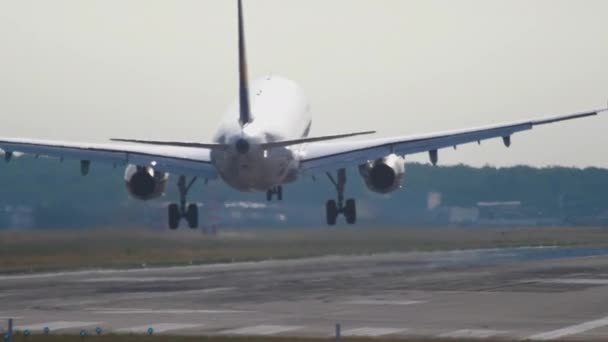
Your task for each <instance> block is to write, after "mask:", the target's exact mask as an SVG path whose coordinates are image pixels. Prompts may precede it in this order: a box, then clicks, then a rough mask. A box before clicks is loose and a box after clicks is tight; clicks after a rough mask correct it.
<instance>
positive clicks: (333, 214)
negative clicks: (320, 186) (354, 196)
mask: <svg viewBox="0 0 608 342" xmlns="http://www.w3.org/2000/svg"><path fill="white" fill-rule="evenodd" d="M325 212H326V216H327V224H328V225H330V226H335V225H336V218H338V206H337V205H336V201H334V200H329V201H327V203H325Z"/></svg>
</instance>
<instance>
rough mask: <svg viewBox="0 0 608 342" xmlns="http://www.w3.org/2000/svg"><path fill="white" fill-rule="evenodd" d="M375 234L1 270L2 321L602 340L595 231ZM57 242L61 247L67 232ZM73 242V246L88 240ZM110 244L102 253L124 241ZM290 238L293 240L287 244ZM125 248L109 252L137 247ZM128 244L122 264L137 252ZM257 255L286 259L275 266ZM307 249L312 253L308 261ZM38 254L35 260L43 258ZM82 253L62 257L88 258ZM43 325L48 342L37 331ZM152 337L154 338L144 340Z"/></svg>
mask: <svg viewBox="0 0 608 342" xmlns="http://www.w3.org/2000/svg"><path fill="white" fill-rule="evenodd" d="M372 233H375V234H368V231H363V230H340V229H335V230H330V231H328V230H314V231H312V232H308V231H294V232H286V231H231V232H225V233H224V235H222V236H220V237H217V238H209V237H195V236H194V235H191V234H194V233H192V232H183V235H180V236H178V235H177V234H176V235H175V236H173V237H170V238H166V237H167V236H169V235H165V233H162V234H160V235H159V236H161V237H162V236H165V238H164V239H166V240H167V241H169V242H167V243H166V244H165V245H162V246H164V248H167V249H159V250H156V251H155V252H154V253H153V254H151V255H152V256H156V255H157V253H162V252H167V253H171V251H174V252H175V248H177V247H176V246H194V245H196V244H198V243H200V242H202V241H207V240H209V241H214V242H213V243H215V244H216V250H215V252H214V254H212V255H214V256H215V257H216V258H217V259H213V260H223V259H222V258H225V257H226V256H225V255H224V254H223V253H225V252H224V251H222V249H223V248H224V246H232V247H234V248H236V247H237V246H242V245H245V242H246V241H249V242H251V244H252V245H253V246H256V247H255V248H254V247H252V248H251V250H246V253H245V252H242V253H245V254H239V255H240V258H242V259H239V260H235V261H232V260H231V261H230V262H226V263H213V262H211V261H210V260H212V259H204V258H202V257H201V255H202V254H196V255H195V254H186V255H185V256H187V257H191V256H193V255H195V256H199V257H200V259H197V260H198V264H197V263H193V264H192V265H183V264H181V265H180V262H182V259H179V258H177V257H176V259H174V260H173V261H174V262H172V263H171V265H177V266H162V267H161V266H159V267H148V266H147V267H142V266H141V265H138V267H133V268H129V267H128V265H129V264H130V263H131V262H132V260H129V259H128V258H125V260H126V261H125V262H124V263H119V264H114V265H118V266H120V267H103V268H101V267H87V268H86V269H80V270H70V271H48V270H47V271H44V272H28V273H14V272H9V273H5V274H4V275H0V320H3V321H5V320H6V319H8V318H9V317H11V318H14V319H15V326H16V329H17V330H19V331H25V330H29V331H30V332H31V333H32V336H29V337H27V338H25V337H24V336H23V334H21V335H19V336H18V337H17V338H18V340H17V341H31V342H34V341H58V340H61V341H64V340H65V338H71V337H65V336H64V335H62V334H69V335H73V336H75V337H73V338H74V339H76V338H78V339H80V337H78V336H77V335H78V334H79V332H80V331H82V330H85V331H87V333H88V335H89V336H88V337H87V339H90V340H92V341H93V340H98V341H110V340H111V341H143V340H147V341H194V340H197V341H209V342H215V341H217V342H239V341H260V342H261V341H271V342H272V341H277V342H283V341H290V342H309V341H310V342H316V341H330V340H333V335H334V331H335V324H336V323H339V324H340V325H341V334H342V338H343V340H345V341H351V340H352V341H372V340H373V341H447V340H456V341H472V340H480V339H483V340H489V341H494V340H500V341H516V340H539V341H546V340H572V341H590V340H596V341H603V340H606V336H608V295H607V294H608V247H607V246H608V244H605V240H606V237H605V231H604V230H603V229H600V228H545V229H531V228H528V229H504V230H499V229H490V230H487V231H486V232H483V231H481V230H476V229H454V228H450V229H434V230H428V231H421V230H411V231H409V232H405V231H397V230H377V231H374V232H372ZM10 234H12V235H11V236H12V238H13V239H14V240H12V242H6V241H4V242H3V243H4V244H5V245H11V244H15V243H17V242H20V241H21V242H22V241H25V242H26V243H32V244H34V243H35V244H41V241H44V240H45V238H46V236H44V234H47V233H44V234H43V235H37V237H36V238H30V239H25V237H24V236H19V234H17V235H15V233H10ZM10 234H9V235H10ZM61 234H66V235H65V236H63V238H64V239H65V238H66V237H67V236H69V235H70V233H67V232H62V233H61ZM78 234H80V233H78ZM78 234H76V235H74V236H78V237H79V238H81V237H82V236H83V235H78ZM83 234H84V233H83ZM95 234H100V235H97V236H96V239H93V240H91V241H90V243H91V245H90V250H91V251H90V253H99V254H100V255H98V256H97V257H95V258H94V257H93V256H90V259H89V262H90V263H91V264H90V265H95V263H96V262H99V260H98V259H99V258H102V257H105V256H108V254H105V253H106V252H102V250H101V249H97V248H96V247H94V244H93V241H94V240H101V241H103V239H102V238H101V236H102V235H103V234H109V233H107V232H105V233H104V232H96V233H95ZM95 234H93V235H95ZM111 234H114V235H113V236H112V237H111V238H108V240H107V241H105V243H104V244H105V246H106V248H109V246H108V245H109V244H110V243H109V242H111V241H115V243H118V242H116V240H121V239H119V238H118V237H119V236H120V234H126V233H116V232H113V233H111ZM129 234H134V233H133V232H131V233H129ZM138 234H140V233H138ZM141 234H144V235H143V237H146V238H151V239H152V241H156V240H155V239H156V238H152V237H149V236H148V235H147V233H141ZM153 234H156V233H153ZM290 234H295V235H291V237H292V238H296V240H297V243H289V242H288V241H289V237H290ZM323 234H325V235H323ZM298 236H299V237H298ZM323 236H325V237H326V239H321V237H323ZM141 237H142V236H140V238H141ZM349 237H350V239H349ZM408 238H409V240H408ZM258 239H259V240H258ZM38 240H40V241H38ZM77 240H78V241H82V240H81V239H77ZM158 240H159V241H162V240H163V238H158ZM261 240H268V241H266V242H265V243H263V242H262V241H261ZM59 241H62V240H60V239H59V238H58V240H55V241H52V242H59ZM78 241H71V242H66V244H65V245H61V244H60V246H61V247H62V248H66V247H68V246H70V245H71V244H77V242H78ZM138 241H140V240H138ZM144 241H145V239H144ZM228 241H229V242H228ZM408 241H409V242H408ZM123 242H124V241H123ZM365 242H368V243H365ZM425 242H426V243H428V245H421V243H425ZM526 242H527V243H526ZM124 243H126V242H124ZM139 243H142V242H141V241H140V242H138V244H139ZM157 243H159V242H158V241H157ZM208 243H209V244H211V242H208ZM222 243H226V244H227V245H222ZM104 244H102V245H104ZM402 244H403V245H404V247H403V246H402V248H403V249H402V250H397V249H396V248H397V247H396V246H401V245H402ZM17 245H19V243H17ZM21 245H22V246H24V245H23V244H21ZM86 245H87V244H85V246H86ZM218 245H219V246H222V247H217V246H218ZM298 245H302V246H298ZM524 245H534V246H532V247H523V246H524ZM541 245H542V246H541ZM30 246H31V245H30ZM119 246H120V247H116V249H113V251H120V250H122V249H123V248H127V247H125V246H131V243H126V245H119ZM137 246H139V245H137ZM152 246H155V245H154V244H152ZM169 246H173V247H169ZM206 246H207V247H209V246H210V245H206ZM338 246H342V249H339V248H338ZM344 246H350V247H349V248H348V249H347V248H346V247H344ZM363 247H365V248H364V249H361V248H363ZM129 248H133V249H132V250H131V252H130V254H129V253H125V255H126V256H129V255H138V256H141V255H140V254H139V253H143V252H139V251H138V249H135V248H134V247H129ZM138 248H142V249H145V248H144V247H138ZM191 248H194V247H191ZM335 248H338V249H337V250H334V249H335ZM110 249H111V248H110ZM290 249H293V251H291V254H289V250H290ZM50 250H54V251H55V253H57V254H58V255H60V256H61V255H62V254H64V252H62V250H61V249H58V248H57V247H56V246H55V247H48V249H47V250H45V251H44V253H50ZM261 250H265V251H266V253H270V254H272V255H275V254H274V253H276V254H277V255H280V256H281V258H279V259H277V258H275V259H271V258H270V257H269V256H268V254H263V253H261V252H260V251H261ZM268 250H270V251H273V250H274V253H271V252H268ZM310 250H316V252H310V253H313V255H306V254H305V253H304V251H310ZM195 251H196V250H192V251H190V252H188V253H194V252H195ZM328 251H333V253H328ZM21 253H23V254H22V255H25V253H26V252H21ZM44 253H38V254H37V253H33V254H35V255H36V258H40V257H41V255H44ZM82 253H84V252H78V253H76V254H67V255H68V256H70V257H78V256H79V255H88V254H86V253H84V254H82ZM201 253H202V252H201ZM315 253H318V254H320V255H315ZM338 254H345V255H338ZM47 255H48V254H47ZM173 256H174V255H173ZM290 256H297V257H298V258H297V259H293V258H290ZM147 257H148V258H151V257H150V256H147ZM180 257H184V256H180ZM36 258H34V259H32V260H38V259H36ZM59 260H66V259H65V256H61V257H58V259H57V261H55V262H56V263H54V264H50V265H51V266H52V268H55V267H59V266H60V265H63V266H66V265H67V266H72V264H71V263H66V264H61V263H59V262H58V261H59ZM67 260H70V259H69V258H68V259H67ZM138 260H139V259H138ZM146 260H152V259H146ZM184 260H185V259H184ZM247 260H249V261H247ZM178 261H179V262H178ZM188 263H189V262H188ZM102 264H103V263H101V264H99V265H102ZM106 265H113V264H111V263H108V264H106ZM63 266H62V267H63ZM46 267H50V266H48V265H46ZM69 268H72V267H69ZM12 270H15V268H12ZM45 327H47V328H49V331H50V334H49V335H48V336H44V335H43V334H42V331H43V330H44V328H45ZM97 327H99V328H100V329H102V331H103V333H102V336H100V337H97V336H92V335H94V334H95V329H96V328H97ZM3 328H5V325H4V324H1V323H0V331H1V330H2V329H3ZM150 328H152V329H153V332H154V336H152V337H150V336H147V331H148V329H150ZM200 336H204V338H200Z"/></svg>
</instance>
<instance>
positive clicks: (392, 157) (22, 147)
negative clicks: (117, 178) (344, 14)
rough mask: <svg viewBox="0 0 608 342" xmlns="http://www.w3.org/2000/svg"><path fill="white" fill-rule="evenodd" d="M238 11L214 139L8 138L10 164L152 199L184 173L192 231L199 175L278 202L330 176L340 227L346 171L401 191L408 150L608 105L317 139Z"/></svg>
mask: <svg viewBox="0 0 608 342" xmlns="http://www.w3.org/2000/svg"><path fill="white" fill-rule="evenodd" d="M237 15H238V69H239V73H238V75H239V85H238V98H237V100H236V101H235V102H234V103H233V104H232V105H231V106H230V107H229V109H228V110H227V112H226V113H225V114H224V116H223V118H222V120H221V122H220V124H219V127H218V128H217V132H216V134H215V136H214V137H213V139H212V142H209V143H199V142H183V141H155V140H138V139H110V140H111V142H108V143H101V144H100V143H80V142H64V141H51V140H36V139H25V138H2V137H0V148H1V149H2V150H3V151H4V152H5V154H4V158H5V159H6V161H9V160H10V159H11V158H12V157H13V156H14V155H16V153H26V154H33V155H36V156H48V157H55V158H59V159H61V160H63V159H74V160H79V161H80V171H81V173H82V174H83V175H86V174H88V172H89V169H90V166H91V163H92V162H95V163H107V164H111V165H112V164H113V165H123V166H125V174H124V179H125V183H126V188H127V190H128V192H129V193H130V195H131V196H132V197H134V198H136V199H139V200H143V201H148V200H152V199H156V198H158V197H160V196H162V195H163V194H164V190H165V188H166V185H167V183H168V180H169V175H170V174H175V175H178V180H177V187H178V190H179V203H171V204H170V205H169V206H168V221H169V228H171V229H177V228H178V227H179V224H180V222H181V221H182V219H183V220H185V221H186V222H187V224H188V226H189V227H190V228H196V227H197V226H198V206H197V205H196V204H194V203H188V201H187V196H188V192H189V191H190V189H191V188H192V186H193V184H194V183H195V182H196V181H197V179H204V180H205V181H206V182H207V181H212V180H218V179H220V180H222V181H223V182H225V183H226V184H228V185H229V186H231V187H232V188H234V189H237V190H240V191H242V192H262V193H263V192H266V199H267V200H268V201H271V200H273V198H275V197H276V199H277V200H282V199H283V185H285V184H288V183H292V182H295V181H296V180H298V179H300V178H302V177H309V176H310V177H314V176H315V175H327V177H328V178H329V180H330V181H331V183H332V184H333V186H334V187H335V190H336V198H335V199H330V200H328V201H327V202H326V203H325V209H326V221H327V224H328V225H335V224H336V222H337V218H338V216H339V215H343V216H344V218H345V220H346V222H347V223H348V224H354V223H356V221H357V209H356V202H355V199H353V198H349V199H345V196H344V195H345V190H346V180H347V179H346V178H347V177H346V168H349V167H356V168H358V171H359V174H360V175H361V177H363V180H364V181H365V184H366V186H367V188H368V189H369V190H370V191H373V192H377V193H390V192H393V191H395V190H397V189H399V188H401V185H402V182H403V178H404V175H405V156H406V155H411V154H415V153H428V154H429V157H430V161H431V163H432V164H433V165H436V164H437V162H438V151H439V150H440V149H443V148H451V147H454V148H455V147H456V146H458V145H461V144H466V143H474V142H477V143H481V141H482V140H486V139H492V138H501V139H502V140H503V143H504V144H505V145H506V146H507V147H509V146H510V145H511V136H512V135H513V134H514V133H517V132H521V131H526V130H530V129H532V128H533V127H535V126H540V125H545V124H550V123H555V122H560V121H565V120H571V119H578V118H583V117H588V116H593V115H597V114H599V113H600V112H604V111H607V110H608V108H602V109H597V110H589V111H583V112H578V113H573V114H566V115H558V116H550V117H544V118H540V119H531V120H523V121H516V122H511V123H505V124H498V125H490V126H485V127H477V128H468V129H461V130H453V131H447V132H436V133H430V134H421V135H412V136H398V137H389V138H368V139H361V140H347V141H340V140H341V139H344V138H350V137H355V136H362V135H368V134H373V133H375V132H374V131H363V132H351V133H343V134H336V135H329V136H309V133H310V129H311V124H312V116H311V112H310V106H309V104H308V101H307V99H306V97H305V95H304V92H303V90H302V88H300V86H298V85H297V83H295V82H294V81H292V80H290V79H287V78H284V77H280V76H276V75H267V76H264V77H262V78H260V79H258V80H255V81H254V82H251V83H250V82H249V80H248V73H247V55H246V51H245V47H246V44H245V28H244V20H243V3H242V0H238V1H237Z"/></svg>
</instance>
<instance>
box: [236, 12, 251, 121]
mask: <svg viewBox="0 0 608 342" xmlns="http://www.w3.org/2000/svg"><path fill="white" fill-rule="evenodd" d="M238 17H239V108H240V112H239V123H240V124H241V127H244V126H245V125H246V124H248V123H250V122H251V121H252V120H253V118H252V117H251V108H250V106H249V80H248V77H247V53H246V51H245V28H244V22H243V1H242V0H238Z"/></svg>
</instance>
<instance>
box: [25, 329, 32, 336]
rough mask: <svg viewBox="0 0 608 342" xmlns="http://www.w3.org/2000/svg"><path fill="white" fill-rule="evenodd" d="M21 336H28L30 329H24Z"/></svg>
mask: <svg viewBox="0 0 608 342" xmlns="http://www.w3.org/2000/svg"><path fill="white" fill-rule="evenodd" d="M23 336H25V337H28V336H30V331H29V330H27V329H25V330H24V331H23Z"/></svg>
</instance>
